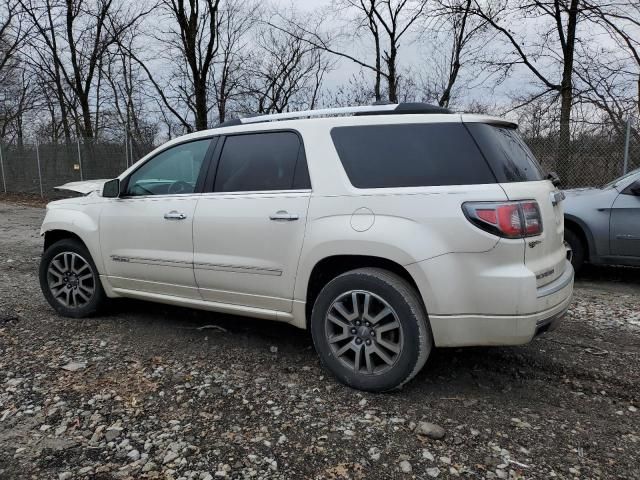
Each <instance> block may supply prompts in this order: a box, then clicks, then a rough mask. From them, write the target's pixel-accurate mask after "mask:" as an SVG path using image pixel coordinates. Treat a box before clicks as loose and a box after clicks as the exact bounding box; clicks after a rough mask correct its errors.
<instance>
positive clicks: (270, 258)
mask: <svg viewBox="0 0 640 480" xmlns="http://www.w3.org/2000/svg"><path fill="white" fill-rule="evenodd" d="M220 143H221V144H220V145H219V146H218V152H217V154H216V157H217V158H218V161H217V162H214V164H213V165H212V168H213V170H214V171H213V172H212V173H213V174H210V178H209V179H208V180H207V190H208V192H207V193H205V194H204V195H203V196H202V198H201V199H200V201H199V202H198V206H197V208H196V212H195V221H194V224H193V235H194V267H195V277H196V281H197V284H198V286H199V288H200V293H201V295H202V298H203V299H204V300H208V301H212V302H220V303H227V304H235V305H243V306H248V307H254V308H261V309H267V310H275V311H282V312H289V311H291V308H292V302H293V288H294V282H295V276H296V271H297V268H298V260H299V257H300V251H301V249H302V242H303V239H304V233H305V227H306V220H307V209H308V206H309V198H310V196H311V185H310V180H309V174H308V171H307V164H306V158H305V154H304V147H303V144H302V140H301V138H300V136H299V135H298V134H297V133H295V132H292V131H274V132H257V133H249V134H238V135H230V136H227V137H226V138H224V139H223V140H221V142H220ZM216 165H217V167H216Z"/></svg>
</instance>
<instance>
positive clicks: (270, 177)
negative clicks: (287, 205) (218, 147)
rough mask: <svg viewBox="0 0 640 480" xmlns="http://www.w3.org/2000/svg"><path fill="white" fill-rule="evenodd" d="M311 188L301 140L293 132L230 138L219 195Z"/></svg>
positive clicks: (218, 179) (218, 175)
mask: <svg viewBox="0 0 640 480" xmlns="http://www.w3.org/2000/svg"><path fill="white" fill-rule="evenodd" d="M302 188H310V182H309V173H308V171H307V164H306V159H305V155H304V149H303V147H302V144H301V142H300V138H299V137H298V135H296V134H295V133H293V132H268V133H255V134H243V135H233V136H229V137H227V138H226V140H225V142H224V147H223V148H222V153H221V155H220V163H219V165H218V171H217V173H216V179H215V185H214V191H215V192H255V191H268V190H291V189H302Z"/></svg>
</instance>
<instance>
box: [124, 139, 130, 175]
mask: <svg viewBox="0 0 640 480" xmlns="http://www.w3.org/2000/svg"><path fill="white" fill-rule="evenodd" d="M124 156H125V161H126V163H127V166H126V167H125V169H126V168H129V133H125V134H124Z"/></svg>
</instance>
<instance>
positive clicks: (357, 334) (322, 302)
mask: <svg viewBox="0 0 640 480" xmlns="http://www.w3.org/2000/svg"><path fill="white" fill-rule="evenodd" d="M311 335H312V337H313V343H314V345H315V348H316V351H317V352H318V354H319V356H320V360H321V362H322V364H323V365H324V366H325V367H326V368H327V369H328V370H329V371H331V372H332V373H333V374H334V375H335V376H336V378H337V379H338V380H340V381H341V382H342V383H344V384H346V385H348V386H350V387H354V388H358V389H360V390H367V391H372V392H381V391H386V390H392V389H394V388H399V387H401V386H402V385H404V384H405V383H407V382H408V381H409V380H411V379H412V378H413V377H414V376H415V375H416V374H417V373H418V372H419V371H420V369H421V368H422V367H423V365H424V363H425V362H426V360H427V357H428V356H429V353H430V351H431V346H432V340H431V331H430V328H429V326H428V319H427V315H426V312H425V311H424V307H423V306H422V302H421V301H420V298H419V297H418V294H417V292H416V291H415V289H414V288H413V287H412V286H411V285H410V284H409V283H408V282H407V281H405V280H404V279H403V278H401V277H399V276H397V275H395V274H393V273H391V272H389V271H387V270H383V269H379V268H362V269H358V270H352V271H350V272H346V273H343V274H342V275H339V276H338V277H336V278H334V279H333V280H331V281H330V282H329V283H328V284H327V285H326V286H325V287H324V288H323V289H322V291H321V292H320V294H319V295H318V298H317V299H316V302H315V304H314V307H313V312H312V315H311Z"/></svg>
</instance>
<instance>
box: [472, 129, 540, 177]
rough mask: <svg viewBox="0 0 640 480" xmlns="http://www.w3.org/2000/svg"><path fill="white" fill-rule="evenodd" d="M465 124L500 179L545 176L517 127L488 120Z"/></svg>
mask: <svg viewBox="0 0 640 480" xmlns="http://www.w3.org/2000/svg"><path fill="white" fill-rule="evenodd" d="M466 125H467V128H469V131H470V132H471V134H472V135H473V138H474V139H475V140H476V142H478V145H479V146H480V149H481V150H482V153H484V156H485V157H486V158H487V161H488V162H489V164H490V165H491V168H492V169H493V171H494V173H495V174H496V177H497V179H498V181H499V182H500V183H511V182H530V181H536V180H542V179H543V173H542V169H541V167H540V165H539V164H538V161H537V160H536V158H535V157H534V156H533V153H531V150H529V147H527V145H526V144H525V143H524V140H522V138H521V137H520V135H519V134H518V131H517V130H516V129H515V128H508V127H504V126H500V125H490V124H486V123H468V124H466Z"/></svg>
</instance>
